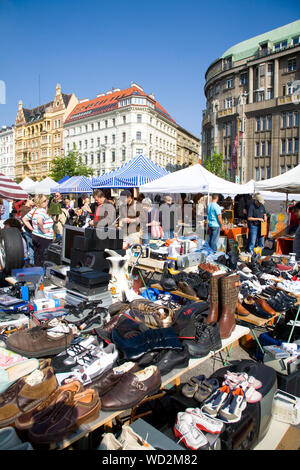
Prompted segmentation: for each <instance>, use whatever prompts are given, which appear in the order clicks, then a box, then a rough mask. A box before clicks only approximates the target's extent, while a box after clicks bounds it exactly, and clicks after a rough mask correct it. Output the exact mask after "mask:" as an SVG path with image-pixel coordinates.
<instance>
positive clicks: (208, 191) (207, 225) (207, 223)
mask: <svg viewBox="0 0 300 470" xmlns="http://www.w3.org/2000/svg"><path fill="white" fill-rule="evenodd" d="M208 204H209V191H208V193H207V203H206V214H207V208H208ZM206 235H207V236H208V215H206Z"/></svg>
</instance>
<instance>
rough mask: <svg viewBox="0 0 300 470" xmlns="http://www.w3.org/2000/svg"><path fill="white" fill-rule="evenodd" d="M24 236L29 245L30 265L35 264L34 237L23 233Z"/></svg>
mask: <svg viewBox="0 0 300 470" xmlns="http://www.w3.org/2000/svg"><path fill="white" fill-rule="evenodd" d="M23 236H24V238H25V240H26V244H27V255H28V259H29V263H30V264H32V265H33V264H34V249H33V242H32V235H31V233H29V232H23Z"/></svg>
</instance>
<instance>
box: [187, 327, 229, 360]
mask: <svg viewBox="0 0 300 470" xmlns="http://www.w3.org/2000/svg"><path fill="white" fill-rule="evenodd" d="M183 344H184V345H185V346H186V347H187V349H188V352H189V355H190V356H191V357H204V356H207V354H209V352H210V351H217V350H218V349H221V348H222V341H221V336H220V329H219V324H218V323H216V322H214V323H210V324H209V325H206V324H203V323H199V325H196V334H195V339H194V340H184V341H183Z"/></svg>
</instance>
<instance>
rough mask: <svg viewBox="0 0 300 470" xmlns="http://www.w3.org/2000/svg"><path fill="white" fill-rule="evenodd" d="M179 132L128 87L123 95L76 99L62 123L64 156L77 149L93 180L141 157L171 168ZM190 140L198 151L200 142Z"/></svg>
mask: <svg viewBox="0 0 300 470" xmlns="http://www.w3.org/2000/svg"><path fill="white" fill-rule="evenodd" d="M179 127H180V126H178V125H177V124H176V122H175V120H174V119H173V118H172V117H171V116H170V114H169V113H168V112H167V111H166V110H165V109H164V108H163V107H162V106H161V105H160V103H159V102H158V101H156V99H155V97H154V95H153V94H149V95H148V94H146V93H145V92H144V90H143V88H142V87H141V86H139V85H138V84H136V83H132V84H131V86H130V87H129V88H127V89H125V90H120V89H119V88H114V89H113V90H109V91H107V92H106V93H100V94H98V95H97V97H96V98H95V99H92V100H89V99H84V100H80V102H79V104H78V105H77V106H76V107H75V108H74V110H73V111H72V112H71V114H70V115H69V116H68V117H67V119H66V121H65V125H64V128H65V138H64V142H65V144H64V147H65V153H66V154H67V153H68V152H69V151H71V150H73V149H74V148H76V149H77V150H78V151H79V152H80V153H81V155H82V157H83V161H84V163H85V164H86V165H88V166H89V167H91V168H93V169H94V175H95V176H99V175H102V174H104V173H107V172H108V171H111V170H113V169H115V168H117V167H119V166H121V165H122V164H124V163H125V162H126V161H128V160H130V159H132V158H134V157H135V156H136V155H139V154H143V155H145V156H147V157H149V158H150V159H151V160H153V161H154V162H155V163H157V164H159V165H161V166H164V167H166V166H167V165H168V164H169V165H173V166H175V165H176V164H177V161H178V158H179V157H178V146H177V141H178V132H179V131H178V129H179ZM180 132H181V133H182V134H184V133H187V131H185V130H184V129H182V130H181V131H180ZM188 134H189V133H188ZM189 135H190V137H189V140H191V139H194V140H195V139H196V142H197V145H198V146H199V139H197V138H194V136H192V135H191V134H189ZM195 148H196V144H195ZM191 149H192V145H191ZM180 159H181V157H180Z"/></svg>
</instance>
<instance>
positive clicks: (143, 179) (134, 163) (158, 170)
mask: <svg viewBox="0 0 300 470" xmlns="http://www.w3.org/2000/svg"><path fill="white" fill-rule="evenodd" d="M168 173H169V172H168V171H167V170H166V169H165V168H162V167H160V166H158V165H156V163H154V162H153V161H152V160H150V159H149V158H147V157H145V156H144V155H138V156H137V157H135V158H134V159H133V160H130V161H129V162H127V163H125V164H124V165H122V166H121V167H120V168H118V169H116V170H114V171H111V172H109V173H106V174H105V175H102V176H99V177H98V178H93V179H92V185H93V188H105V187H106V188H126V187H127V188H133V187H139V186H141V185H143V184H146V183H149V182H150V181H154V180H156V179H158V178H161V177H162V176H165V175H167V174H168Z"/></svg>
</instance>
